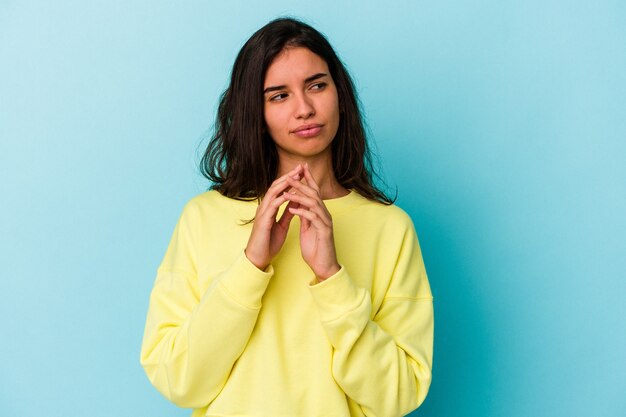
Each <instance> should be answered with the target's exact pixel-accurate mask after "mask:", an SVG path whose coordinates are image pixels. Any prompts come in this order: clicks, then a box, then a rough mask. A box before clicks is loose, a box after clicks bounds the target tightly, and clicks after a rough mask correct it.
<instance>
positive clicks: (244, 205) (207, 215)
mask: <svg viewBox="0 0 626 417" xmlns="http://www.w3.org/2000/svg"><path fill="white" fill-rule="evenodd" d="M255 209H256V200H254V201H241V200H235V199H233V198H229V197H225V196H223V195H222V194H221V193H220V192H219V191H216V190H209V191H205V192H203V193H201V194H198V195H196V196H194V197H192V198H191V199H189V200H188V201H187V203H185V206H184V207H183V211H182V214H181V217H182V218H184V219H186V220H187V221H189V222H194V223H197V222H206V221H210V220H213V221H215V220H217V221H224V220H227V219H231V218H232V219H235V218H237V219H241V218H242V216H244V218H245V216H247V215H248V214H249V213H250V212H252V215H254V210H255Z"/></svg>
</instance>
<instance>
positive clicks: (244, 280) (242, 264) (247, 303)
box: [219, 251, 274, 310]
mask: <svg viewBox="0 0 626 417" xmlns="http://www.w3.org/2000/svg"><path fill="white" fill-rule="evenodd" d="M272 275H274V268H273V267H272V265H270V266H269V267H267V269H266V270H265V271H261V270H260V269H259V268H257V267H256V266H255V265H254V264H253V263H252V262H250V260H249V259H248V258H247V257H246V255H245V254H244V252H243V251H241V253H240V254H239V256H238V257H237V259H235V262H233V264H232V265H231V266H230V268H229V269H228V271H225V273H224V275H222V276H221V277H220V282H219V284H220V286H221V287H222V288H223V289H224V291H225V292H226V293H227V294H228V296H229V297H230V298H232V299H233V301H235V302H237V303H238V304H241V305H243V306H244V307H247V308H250V309H254V310H258V309H260V308H261V299H262V298H263V294H265V290H266V289H267V286H268V284H269V282H270V278H271V277H272Z"/></svg>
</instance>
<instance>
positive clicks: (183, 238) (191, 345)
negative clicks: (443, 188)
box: [141, 191, 433, 417]
mask: <svg viewBox="0 0 626 417" xmlns="http://www.w3.org/2000/svg"><path fill="white" fill-rule="evenodd" d="M325 204H326V206H327V207H328V210H329V212H330V213H331V215H332V217H333V226H334V236H335V246H336V251H337V258H338V260H339V263H340V264H341V266H342V268H341V270H340V271H339V272H338V273H337V274H335V275H333V276H332V277H330V278H329V279H327V280H326V281H324V282H322V283H319V284H316V283H315V282H314V274H313V272H312V271H311V269H310V268H309V267H308V265H307V264H306V263H305V262H304V260H303V259H302V256H301V254H300V245H299V235H298V232H299V226H300V225H299V221H298V218H297V217H296V218H294V219H293V221H292V223H291V227H290V229H289V234H288V236H287V240H286V242H285V244H284V246H283V248H282V250H281V252H280V253H279V254H278V255H277V256H276V257H275V258H274V260H273V261H272V264H271V265H270V266H269V267H268V268H267V270H266V271H261V270H259V269H257V268H256V267H255V266H254V265H253V264H252V263H251V262H250V261H249V260H248V259H247V258H246V256H245V255H244V253H243V249H244V248H245V246H246V243H247V241H248V237H249V235H250V231H251V228H252V225H251V224H247V225H242V220H249V219H251V218H253V217H254V214H255V210H256V205H257V204H256V202H244V201H238V200H233V199H230V198H226V197H224V196H222V195H221V194H219V193H218V192H216V191H208V192H206V193H203V194H200V195H198V196H196V197H194V198H193V199H191V200H190V201H189V202H188V203H187V205H186V206H185V208H184V210H183V213H182V215H181V217H180V219H179V221H178V224H177V226H176V228H175V230H174V233H173V236H172V240H171V242H170V245H169V247H168V249H167V253H166V254H165V257H164V259H163V262H162V263H161V265H160V267H159V269H158V272H157V277H156V281H155V284H154V288H153V290H152V294H151V297H150V307H149V310H148V317H147V321H146V328H145V334H144V339H143V346H142V349H141V364H142V365H143V367H144V369H145V371H146V374H147V375H148V378H149V379H150V381H151V382H152V384H153V385H154V386H155V387H156V388H157V389H158V390H159V391H160V392H161V393H162V394H163V395H164V396H165V397H167V398H168V399H170V400H171V401H173V402H174V403H175V404H177V405H179V406H181V407H190V408H194V409H195V410H194V412H193V414H192V416H193V417H200V416H205V415H206V416H220V417H224V416H228V417H235V416H236V417H244V416H245V417H253V416H254V417H299V416H303V417H308V416H311V417H313V416H316V417H329V416H379V417H392V416H402V415H405V414H407V413H409V412H410V411H411V410H413V409H415V408H417V407H418V406H419V405H420V404H421V403H422V401H423V400H424V398H425V397H426V393H427V392H428V387H429V385H430V381H431V366H432V352H433V351H432V348H433V304H432V295H431V291H430V287H429V284H428V279H427V277H426V271H425V269H424V264H423V261H422V256H421V252H420V248H419V244H418V241H417V237H416V235H415V231H414V229H413V224H412V222H411V220H410V218H409V217H408V216H407V215H406V213H405V212H404V211H402V210H401V209H399V208H398V207H396V206H384V205H382V204H379V203H375V202H372V201H369V200H367V199H365V198H363V197H362V196H360V195H359V194H358V193H356V192H354V191H352V192H351V193H350V194H348V195H347V196H345V197H341V198H337V199H332V200H326V201H325Z"/></svg>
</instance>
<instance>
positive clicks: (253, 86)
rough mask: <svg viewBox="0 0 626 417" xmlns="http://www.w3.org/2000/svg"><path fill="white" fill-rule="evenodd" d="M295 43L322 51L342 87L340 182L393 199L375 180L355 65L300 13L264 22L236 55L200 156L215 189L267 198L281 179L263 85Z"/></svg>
mask: <svg viewBox="0 0 626 417" xmlns="http://www.w3.org/2000/svg"><path fill="white" fill-rule="evenodd" d="M289 47H304V48H307V49H309V50H310V51H311V52H313V53H314V54H316V55H318V56H320V57H321V58H322V59H323V60H324V61H326V64H327V65H328V69H329V71H330V76H331V77H332V79H333V81H334V83H335V85H336V87H337V95H338V98H339V112H340V117H339V127H338V130H337V134H336V136H335V138H334V139H333V141H332V144H331V148H332V166H333V171H334V174H335V177H336V179H337V181H338V182H339V183H340V184H341V185H342V186H343V187H345V188H346V189H353V190H355V191H357V192H358V193H359V194H361V195H362V196H364V197H366V198H368V199H371V200H375V201H379V202H381V203H383V204H392V203H393V200H392V199H390V198H389V197H387V196H386V195H385V193H384V192H383V191H381V190H380V189H379V188H378V187H376V185H375V184H374V183H373V178H375V177H376V178H378V175H377V173H376V170H375V167H374V166H373V164H372V158H373V156H372V153H371V151H370V148H369V146H368V143H367V138H366V133H365V128H364V123H363V117H362V114H361V110H360V108H359V101H358V98H357V95H356V92H355V88H354V83H353V81H352V79H351V78H350V75H349V74H348V71H347V70H346V68H345V66H344V65H343V63H342V62H341V60H340V59H339V57H338V56H337V54H336V53H335V51H334V50H333V48H332V46H331V45H330V43H329V42H328V40H327V39H326V38H325V37H324V35H322V34H321V33H320V32H318V31H317V30H316V29H314V28H313V27H311V26H309V25H307V24H306V23H303V22H301V21H299V20H296V19H293V18H279V19H276V20H273V21H271V22H269V23H268V24H267V25H265V26H263V27H262V28H261V29H259V30H258V31H257V32H255V33H254V34H253V35H252V37H250V39H248V41H247V42H246V43H245V44H244V45H243V47H242V48H241V50H240V51H239V54H238V55H237V58H236V59H235V64H234V65H233V69H232V73H231V77H230V83H229V85H228V88H227V89H226V91H224V93H223V94H222V96H221V99H220V102H219V106H218V110H217V117H216V120H215V125H214V128H213V134H212V136H211V138H210V140H209V144H208V146H207V148H206V150H205V152H204V155H203V156H202V160H201V162H200V170H201V172H202V175H204V176H205V177H206V178H207V179H208V180H209V181H211V182H212V185H211V187H210V188H211V189H215V190H217V191H219V192H220V193H221V194H223V195H224V196H226V197H230V198H235V199H240V200H253V199H259V198H261V197H263V195H265V192H266V191H267V189H268V188H269V187H270V185H271V184H272V182H273V181H274V180H275V179H276V176H277V174H278V152H277V150H276V145H275V144H274V141H273V140H272V138H271V136H270V135H269V133H268V132H267V129H266V125H265V118H264V95H263V84H264V81H265V74H266V72H267V69H268V67H269V66H270V64H271V63H272V61H273V60H274V59H275V58H276V57H277V56H278V55H279V54H280V53H281V51H283V49H284V48H289Z"/></svg>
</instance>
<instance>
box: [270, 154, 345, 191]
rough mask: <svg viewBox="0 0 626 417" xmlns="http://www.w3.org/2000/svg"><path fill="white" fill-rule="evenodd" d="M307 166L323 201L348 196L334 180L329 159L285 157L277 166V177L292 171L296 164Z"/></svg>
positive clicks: (335, 179)
mask: <svg viewBox="0 0 626 417" xmlns="http://www.w3.org/2000/svg"><path fill="white" fill-rule="evenodd" d="M305 163H306V164H308V165H309V170H310V171H311V174H312V175H313V179H315V182H316V183H317V185H318V187H319V188H320V194H321V195H322V199H323V200H328V199H332V198H337V197H342V196H344V195H347V194H348V192H349V191H348V190H347V189H345V188H344V187H343V186H342V185H341V184H339V182H338V181H337V178H335V172H334V171H333V163H332V160H331V158H330V157H322V156H321V155H320V157H312V158H300V157H292V156H288V157H287V156H285V157H281V158H280V162H279V164H278V176H279V177H280V176H281V175H284V174H285V173H287V172H289V171H291V170H292V169H294V168H295V167H296V166H297V165H298V164H302V165H304V164H305Z"/></svg>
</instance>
